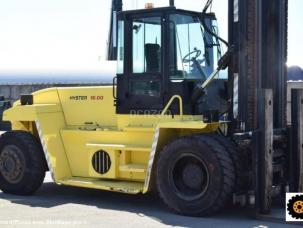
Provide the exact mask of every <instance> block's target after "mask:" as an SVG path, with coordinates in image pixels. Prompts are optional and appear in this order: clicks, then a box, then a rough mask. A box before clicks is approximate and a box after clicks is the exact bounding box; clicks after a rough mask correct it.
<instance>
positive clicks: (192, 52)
mask: <svg viewBox="0 0 303 228" xmlns="http://www.w3.org/2000/svg"><path fill="white" fill-rule="evenodd" d="M201 17H202V16H201V13H197V12H191V11H185V10H179V9H176V8H175V7H166V8H154V9H144V10H134V11H124V12H120V13H119V14H118V53H117V63H118V70H117V92H116V94H114V96H115V98H116V107H117V114H158V113H161V111H162V110H163V109H164V107H165V105H166V104H167V102H168V101H169V100H170V98H171V97H172V96H174V95H180V96H181V97H182V100H183V109H184V110H183V111H184V113H185V114H188V115H196V114H203V112H204V111H209V110H217V111H220V110H221V109H224V107H223V106H225V101H222V99H221V97H222V96H220V94H222V91H224V81H225V80H222V79H216V80H215V81H214V82H212V85H210V86H209V88H208V89H207V94H206V95H205V96H203V97H202V98H201V99H200V100H199V101H198V102H196V103H195V104H193V102H192V101H191V96H192V93H193V90H194V88H195V86H196V85H197V84H201V83H202V82H203V81H205V80H206V79H207V78H208V77H209V76H210V74H211V73H212V72H213V71H214V70H215V68H216V66H217V61H218V59H219V58H220V57H221V48H220V44H219V41H218V40H217V39H216V38H215V37H214V36H212V35H210V34H208V33H207V32H206V31H204V29H203V26H201V20H202V18H201ZM204 20H205V21H206V24H207V26H209V28H210V29H211V30H212V31H214V32H217V30H218V29H217V26H216V18H215V15H214V14H208V15H207V16H206V18H205V19H204ZM222 104H223V106H222ZM178 107H179V106H178V104H177V102H175V104H173V105H172V107H171V109H170V112H171V113H172V114H179V112H180V110H179V108H178Z"/></svg>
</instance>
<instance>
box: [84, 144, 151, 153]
mask: <svg viewBox="0 0 303 228" xmlns="http://www.w3.org/2000/svg"><path fill="white" fill-rule="evenodd" d="M86 146H87V147H96V148H102V149H112V150H131V151H144V152H150V150H151V148H150V147H142V146H136V145H125V144H103V143H87V144H86Z"/></svg>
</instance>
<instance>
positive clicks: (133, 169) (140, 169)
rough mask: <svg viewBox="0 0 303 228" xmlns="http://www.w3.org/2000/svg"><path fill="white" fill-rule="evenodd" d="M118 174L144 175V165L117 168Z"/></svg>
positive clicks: (127, 165)
mask: <svg viewBox="0 0 303 228" xmlns="http://www.w3.org/2000/svg"><path fill="white" fill-rule="evenodd" d="M119 171H120V172H133V173H145V172H146V165H143V164H132V163H131V164H126V165H120V166H119Z"/></svg>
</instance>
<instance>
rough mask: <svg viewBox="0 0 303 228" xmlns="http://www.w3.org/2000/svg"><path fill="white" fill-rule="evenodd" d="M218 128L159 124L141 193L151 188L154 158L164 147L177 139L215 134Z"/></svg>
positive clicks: (187, 123)
mask: <svg viewBox="0 0 303 228" xmlns="http://www.w3.org/2000/svg"><path fill="white" fill-rule="evenodd" d="M219 126H220V124H219V123H218V122H217V123H204V122H203V121H182V122H166V123H159V124H158V125H157V127H156V129H155V133H154V139H153V143H152V146H151V152H150V156H149V161H148V167H147V170H146V178H145V182H144V188H143V193H146V192H148V191H149V189H150V188H151V179H153V177H154V175H155V163H156V161H157V159H156V158H157V155H158V154H159V153H160V152H161V150H162V149H163V148H164V146H165V145H167V144H168V143H169V142H171V141H172V140H174V139H176V138H178V137H182V136H186V135H192V134H201V133H207V132H215V131H216V130H217V129H218V128H219ZM153 170H154V171H153Z"/></svg>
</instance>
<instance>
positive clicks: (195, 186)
mask: <svg viewBox="0 0 303 228" xmlns="http://www.w3.org/2000/svg"><path fill="white" fill-rule="evenodd" d="M234 185H235V168H234V166H233V162H232V160H231V158H230V156H229V154H228V152H227V151H226V150H225V148H224V147H223V146H221V145H220V144H218V143H217V141H216V140H214V139H212V138H211V136H203V135H200V136H190V137H184V138H180V139H177V140H176V141H174V142H172V143H171V144H169V145H168V146H166V147H165V148H164V149H163V151H162V152H161V153H160V155H159V160H158V165H157V187H158V191H159V193H160V196H161V198H162V199H163V201H164V202H165V203H166V204H167V205H168V206H169V207H170V208H171V209H173V210H174V211H176V212H177V213H180V214H184V215H190V216H199V215H209V214H212V213H214V212H216V211H218V210H220V209H222V208H223V207H224V206H225V204H226V202H227V201H229V200H230V199H231V197H232V191H233V188H234Z"/></svg>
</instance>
